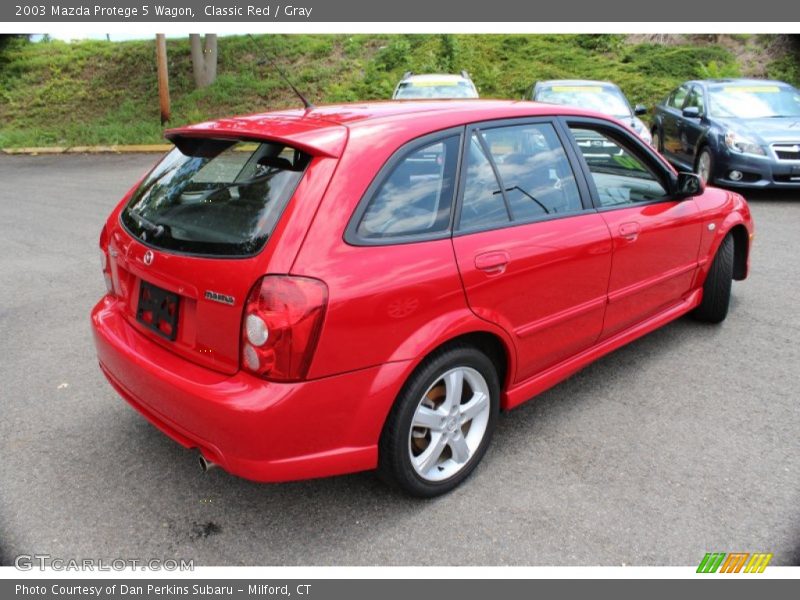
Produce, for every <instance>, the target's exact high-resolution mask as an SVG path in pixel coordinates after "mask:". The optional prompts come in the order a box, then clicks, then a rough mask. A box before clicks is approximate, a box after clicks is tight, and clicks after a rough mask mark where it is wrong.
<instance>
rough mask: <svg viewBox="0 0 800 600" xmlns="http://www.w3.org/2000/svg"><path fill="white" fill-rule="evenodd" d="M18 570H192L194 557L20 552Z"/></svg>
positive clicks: (16, 565)
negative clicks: (65, 555) (128, 556)
mask: <svg viewBox="0 0 800 600" xmlns="http://www.w3.org/2000/svg"><path fill="white" fill-rule="evenodd" d="M14 566H15V567H16V568H17V569H19V570H20V571H32V570H34V569H39V570H40V571H45V570H51V571H125V570H128V569H132V570H134V571H137V570H139V571H148V570H149V571H194V559H188V560H187V559H185V558H164V559H162V558H112V559H110V560H109V559H105V558H81V559H76V558H60V557H58V556H51V555H50V554H20V555H19V556H17V557H15V558H14Z"/></svg>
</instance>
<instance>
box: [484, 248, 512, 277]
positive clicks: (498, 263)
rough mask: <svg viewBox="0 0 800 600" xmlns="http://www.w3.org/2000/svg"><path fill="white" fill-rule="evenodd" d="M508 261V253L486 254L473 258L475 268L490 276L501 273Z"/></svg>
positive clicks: (509, 258)
mask: <svg viewBox="0 0 800 600" xmlns="http://www.w3.org/2000/svg"><path fill="white" fill-rule="evenodd" d="M510 260H511V257H510V256H509V254H508V252H505V251H499V252H486V253H484V254H478V256H476V257H475V268H476V269H480V270H481V271H484V272H485V273H490V274H496V273H502V272H503V271H505V270H506V267H507V266H508V261H510Z"/></svg>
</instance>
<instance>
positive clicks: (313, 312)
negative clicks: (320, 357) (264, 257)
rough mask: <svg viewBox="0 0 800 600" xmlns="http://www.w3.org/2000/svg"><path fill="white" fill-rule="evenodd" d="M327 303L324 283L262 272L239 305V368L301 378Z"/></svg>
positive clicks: (269, 376) (265, 375) (268, 375)
mask: <svg viewBox="0 0 800 600" xmlns="http://www.w3.org/2000/svg"><path fill="white" fill-rule="evenodd" d="M327 303H328V288H327V286H326V285H325V284H324V283H323V282H321V281H319V280H318V279H310V278H308V277H293V276H288V275H267V276H265V277H263V278H262V279H261V280H260V281H259V282H258V283H256V285H255V286H254V287H253V290H252V291H251V292H250V295H249V297H248V298H247V302H246V303H245V307H244V316H243V318H242V367H243V368H244V369H246V370H248V371H250V372H251V373H254V374H255V375H258V376H259V377H263V378H264V379H273V380H278V381H297V380H300V379H303V378H304V377H305V376H306V373H307V372H308V367H309V366H310V364H311V358H312V356H313V355H314V350H315V348H316V346H317V340H318V339H319V334H320V330H321V329H322V320H323V318H324V317H325V308H326V306H327Z"/></svg>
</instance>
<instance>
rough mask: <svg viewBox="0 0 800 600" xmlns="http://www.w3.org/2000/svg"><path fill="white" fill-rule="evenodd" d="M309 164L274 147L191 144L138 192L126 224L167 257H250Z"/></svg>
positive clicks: (290, 151) (169, 158)
mask: <svg viewBox="0 0 800 600" xmlns="http://www.w3.org/2000/svg"><path fill="white" fill-rule="evenodd" d="M309 161H310V156H309V155H307V154H305V153H303V152H300V151H299V150H296V149H294V148H291V147H289V146H285V145H283V144H277V143H272V142H249V141H235V140H184V141H183V143H180V144H179V147H178V148H175V149H173V150H172V151H171V152H170V153H169V154H167V155H166V156H165V157H164V159H163V160H162V161H161V162H160V163H159V164H158V166H156V168H155V169H154V170H153V171H152V172H151V173H150V175H148V176H147V178H145V180H144V181H143V182H142V184H141V185H140V186H139V188H138V189H137V190H136V192H134V194H133V196H132V197H131V200H130V202H129V203H128V205H127V206H126V207H125V210H124V211H123V212H122V222H123V224H124V225H125V227H126V228H127V229H128V230H129V231H130V232H131V233H132V234H133V235H134V236H136V237H137V238H139V239H140V240H142V241H144V242H146V243H148V244H150V245H152V246H156V247H159V248H163V249H165V250H175V251H178V252H187V253H194V254H205V255H223V256H247V255H251V254H254V253H256V252H258V251H259V250H261V248H262V247H263V246H264V244H265V243H266V241H267V238H268V237H269V235H270V233H271V232H272V230H273V229H274V227H275V224H276V223H277V221H278V218H279V217H280V215H281V212H282V211H283V208H284V207H285V206H286V203H287V202H288V201H289V199H290V198H291V196H292V194H293V193H294V190H295V188H296V187H297V184H298V183H299V182H300V179H302V177H303V173H304V172H305V168H306V166H307V165H308V163H309Z"/></svg>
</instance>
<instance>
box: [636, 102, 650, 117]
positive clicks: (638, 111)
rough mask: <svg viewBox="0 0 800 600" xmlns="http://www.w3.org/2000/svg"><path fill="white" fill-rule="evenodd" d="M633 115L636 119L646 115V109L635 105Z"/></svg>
mask: <svg viewBox="0 0 800 600" xmlns="http://www.w3.org/2000/svg"><path fill="white" fill-rule="evenodd" d="M633 114H634V115H636V116H637V117H641V116H642V115H646V114H647V107H646V106H645V105H644V104H637V105H636V106H634V107H633Z"/></svg>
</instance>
